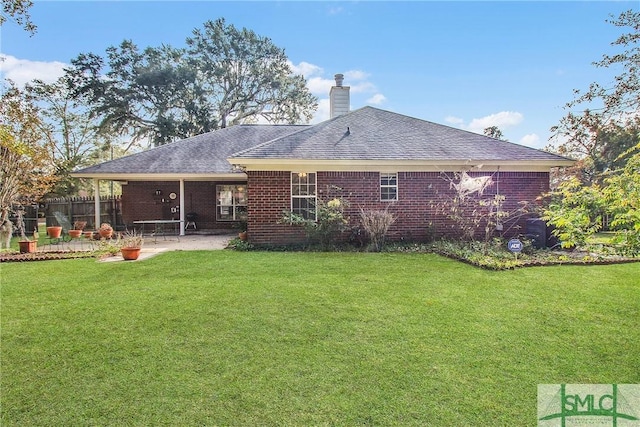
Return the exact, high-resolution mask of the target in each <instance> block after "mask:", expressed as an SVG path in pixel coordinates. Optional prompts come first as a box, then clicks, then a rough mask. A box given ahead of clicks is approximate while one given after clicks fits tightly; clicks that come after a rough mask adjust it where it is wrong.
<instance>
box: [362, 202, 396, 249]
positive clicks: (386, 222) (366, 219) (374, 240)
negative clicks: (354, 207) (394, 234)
mask: <svg viewBox="0 0 640 427" xmlns="http://www.w3.org/2000/svg"><path fill="white" fill-rule="evenodd" d="M395 220H396V218H395V216H394V215H393V214H392V213H391V212H389V209H388V208H387V209H385V210H369V211H365V210H364V209H360V222H361V223H362V228H363V229H364V231H365V233H366V234H367V237H368V238H369V241H370V248H371V249H372V250H373V251H375V252H380V251H381V250H382V248H383V247H384V242H385V239H386V237H387V232H388V231H389V227H391V224H393V223H394V222H395Z"/></svg>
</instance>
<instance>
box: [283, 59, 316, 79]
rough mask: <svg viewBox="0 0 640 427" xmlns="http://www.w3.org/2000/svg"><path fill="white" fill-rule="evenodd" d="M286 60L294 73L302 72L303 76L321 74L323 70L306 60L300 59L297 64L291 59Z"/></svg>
mask: <svg viewBox="0 0 640 427" xmlns="http://www.w3.org/2000/svg"><path fill="white" fill-rule="evenodd" d="M288 62H289V66H290V67H291V69H292V70H293V73H294V74H302V75H303V76H304V77H305V78H308V77H310V76H314V75H316V74H320V75H322V73H323V72H324V70H323V69H322V68H321V67H318V66H317V65H315V64H310V63H308V62H304V61H302V62H301V63H299V64H298V65H296V64H294V63H293V62H291V61H288Z"/></svg>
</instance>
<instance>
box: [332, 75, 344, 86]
mask: <svg viewBox="0 0 640 427" xmlns="http://www.w3.org/2000/svg"><path fill="white" fill-rule="evenodd" d="M333 77H334V78H335V79H336V86H338V87H340V86H342V82H343V81H344V74H336V75H335V76H333Z"/></svg>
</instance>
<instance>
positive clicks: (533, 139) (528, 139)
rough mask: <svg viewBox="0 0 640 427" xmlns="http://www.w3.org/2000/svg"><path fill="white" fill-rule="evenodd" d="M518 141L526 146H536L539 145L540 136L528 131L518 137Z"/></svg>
mask: <svg viewBox="0 0 640 427" xmlns="http://www.w3.org/2000/svg"><path fill="white" fill-rule="evenodd" d="M519 142H520V144H522V145H526V146H528V147H538V146H539V145H540V137H539V136H538V135H537V134H535V133H530V134H528V135H525V136H523V137H522V138H520V141H519Z"/></svg>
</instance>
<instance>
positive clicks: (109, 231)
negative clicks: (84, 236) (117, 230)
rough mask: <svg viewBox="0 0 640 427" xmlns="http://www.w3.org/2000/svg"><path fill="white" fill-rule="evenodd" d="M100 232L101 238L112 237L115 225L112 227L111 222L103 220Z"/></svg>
mask: <svg viewBox="0 0 640 427" xmlns="http://www.w3.org/2000/svg"><path fill="white" fill-rule="evenodd" d="M98 233H100V237H101V238H104V239H110V238H111V237H113V227H111V224H109V223H107V222H103V223H102V224H100V228H99V229H98Z"/></svg>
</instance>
